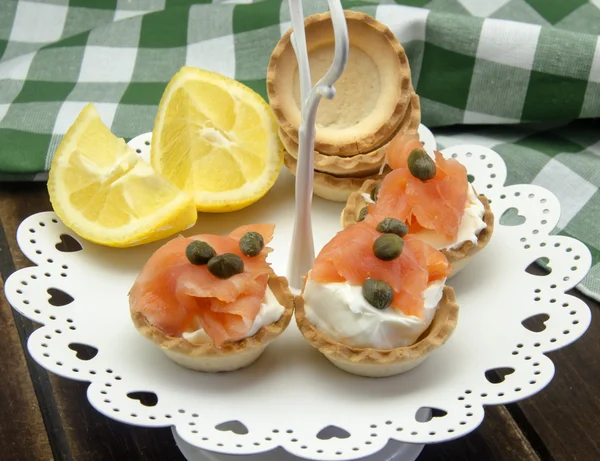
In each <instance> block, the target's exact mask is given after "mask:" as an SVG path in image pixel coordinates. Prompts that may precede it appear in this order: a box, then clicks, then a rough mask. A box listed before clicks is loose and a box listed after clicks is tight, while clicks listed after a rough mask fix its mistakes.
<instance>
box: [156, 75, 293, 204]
mask: <svg viewBox="0 0 600 461" xmlns="http://www.w3.org/2000/svg"><path fill="white" fill-rule="evenodd" d="M150 153H151V154H150V155H151V162H152V166H153V167H154V169H155V170H156V171H158V172H159V173H161V174H162V175H164V176H165V177H166V178H168V179H169V180H170V181H172V182H173V183H174V184H175V185H176V186H177V187H179V188H180V189H181V190H184V191H185V192H187V193H189V194H190V195H192V196H193V197H194V201H195V203H196V207H197V209H198V210H199V211H206V212H226V211H234V210H239V209H241V208H244V207H246V206H248V205H250V204H252V203H254V202H256V201H257V200H259V199H260V198H261V197H263V196H264V195H265V194H266V193H267V192H268V191H269V189H270V188H271V187H272V186H273V184H274V183H275V181H276V179H277V177H278V175H279V173H280V171H281V167H282V165H283V147H282V145H281V142H280V141H279V137H278V135H277V123H276V122H275V118H274V116H273V113H272V111H271V108H270V107H269V106H268V104H267V103H266V102H265V101H264V100H263V99H262V98H261V97H260V95H258V94H257V93H255V92H254V91H252V90H251V89H250V88H248V87H247V86H245V85H243V84H241V83H239V82H237V81H235V80H232V79H230V78H227V77H225V76H223V75H220V74H217V73H214V72H209V71H206V70H201V69H197V68H192V67H183V68H181V70H180V71H179V72H178V73H177V74H175V75H174V76H173V78H172V79H171V81H170V82H169V84H168V85H167V88H166V89H165V92H164V94H163V97H162V99H161V101H160V104H159V107H158V113H157V115H156V121H155V124H154V130H153V132H152V145H151V150H150Z"/></svg>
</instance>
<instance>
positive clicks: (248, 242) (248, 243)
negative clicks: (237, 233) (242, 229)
mask: <svg viewBox="0 0 600 461" xmlns="http://www.w3.org/2000/svg"><path fill="white" fill-rule="evenodd" d="M264 247H265V239H264V238H263V236H262V235H260V234H259V233H258V232H246V233H245V234H244V235H242V238H241V239H240V250H242V253H244V254H245V255H246V256H249V257H254V256H258V255H259V254H260V252H261V251H262V249H263V248H264Z"/></svg>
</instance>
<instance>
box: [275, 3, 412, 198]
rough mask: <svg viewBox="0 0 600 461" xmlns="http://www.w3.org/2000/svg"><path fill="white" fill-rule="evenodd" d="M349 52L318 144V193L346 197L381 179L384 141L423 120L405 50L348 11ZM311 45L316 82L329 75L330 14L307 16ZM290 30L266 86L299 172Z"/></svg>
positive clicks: (379, 27)
mask: <svg viewBox="0 0 600 461" xmlns="http://www.w3.org/2000/svg"><path fill="white" fill-rule="evenodd" d="M345 15H346V21H347V24H348V35H349V39H350V53H349V55H348V64H347V66H346V69H345V71H344V73H343V74H342V76H341V77H340V79H339V80H338V81H337V82H336V83H335V85H334V86H335V89H336V95H335V97H334V98H333V99H331V100H327V99H325V98H323V99H322V100H321V102H320V104H319V107H318V110H317V122H316V134H315V145H314V166H315V177H314V192H315V194H316V195H318V196H320V197H323V198H325V199H328V200H334V201H338V202H345V201H346V200H347V199H348V197H349V195H350V194H351V193H352V192H354V191H357V190H358V189H359V188H360V187H361V186H362V184H363V182H365V181H366V180H368V179H380V178H382V177H383V176H385V174H386V173H387V172H388V171H389V169H388V168H387V167H386V165H385V154H386V149H387V146H388V145H389V144H390V142H391V140H392V139H393V138H394V136H396V135H397V134H402V133H405V134H415V135H416V134H417V130H418V127H419V123H420V121H421V110H420V105H419V97H418V96H417V94H416V93H415V92H414V90H413V87H412V84H411V77H410V67H409V65H408V60H407V58H406V54H405V52H404V48H403V47H402V45H400V43H399V42H398V40H397V39H396V37H395V35H394V34H393V33H392V31H391V30H389V29H388V28H387V27H386V26H385V25H383V24H382V23H380V22H378V21H376V20H375V19H373V18H372V17H371V16H368V15H366V14H363V13H359V12H354V11H346V12H345ZM304 25H305V28H306V42H307V49H308V57H309V65H310V74H311V81H312V85H315V84H316V82H317V81H318V80H319V79H320V78H321V77H323V75H325V73H326V72H327V70H328V69H329V67H330V65H331V63H332V61H333V55H334V35H333V25H332V22H331V15H330V13H324V14H315V15H312V16H309V17H308V18H306V20H305V22H304ZM291 33H292V31H291V30H288V31H287V33H286V34H285V35H284V36H283V37H282V38H281V40H280V41H279V43H278V44H277V46H276V47H275V49H274V50H273V53H272V55H271V60H270V62H269V68H268V71H267V91H268V95H269V103H270V105H271V108H272V110H273V112H274V114H275V118H276V119H277V122H278V123H279V137H280V139H281V142H282V143H283V146H284V147H285V151H286V152H285V165H286V166H287V168H288V169H290V170H291V172H292V173H294V174H295V173H296V165H297V160H298V129H299V127H300V121H301V115H300V111H301V101H300V78H299V72H298V62H297V60H296V55H295V53H294V49H293V47H292V42H291V40H290V39H291Z"/></svg>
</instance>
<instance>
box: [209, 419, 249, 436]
mask: <svg viewBox="0 0 600 461" xmlns="http://www.w3.org/2000/svg"><path fill="white" fill-rule="evenodd" d="M215 429H216V430H218V431H222V432H227V431H230V432H233V433H234V434H238V435H245V434H247V433H248V428H247V427H246V426H245V425H244V424H243V423H241V422H239V421H225V422H224V423H221V424H217V425H216V426H215Z"/></svg>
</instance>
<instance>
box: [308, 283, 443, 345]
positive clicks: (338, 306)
mask: <svg viewBox="0 0 600 461" xmlns="http://www.w3.org/2000/svg"><path fill="white" fill-rule="evenodd" d="M444 282H445V279H443V280H436V281H435V282H432V283H430V284H429V286H428V287H427V289H426V290H425V292H424V293H423V297H424V301H425V304H424V318H423V319H422V320H421V319H419V318H418V317H416V316H407V315H405V314H403V313H402V312H401V311H400V310H398V309H395V308H393V307H388V308H387V309H383V310H379V309H376V308H375V307H373V306H372V305H371V304H369V302H367V300H366V299H365V298H364V296H363V294H362V286H360V285H352V284H350V283H348V282H340V283H325V284H320V283H316V282H314V281H313V280H311V279H310V278H309V279H308V280H307V282H306V286H305V288H304V293H303V298H304V310H305V312H306V317H307V318H308V320H309V321H310V322H311V323H312V324H313V325H314V326H315V327H316V328H317V329H318V330H319V331H321V332H322V333H324V334H326V335H327V336H329V337H331V338H333V339H335V340H337V341H339V342H341V343H344V344H347V345H349V346H353V347H373V348H377V349H383V350H387V349H394V348H396V347H402V346H410V345H411V344H414V343H415V342H416V340H417V339H418V338H419V336H420V335H421V334H422V333H423V332H424V331H425V330H426V329H427V328H428V327H429V325H430V324H431V321H432V320H433V317H434V316H435V313H436V311H437V308H438V304H439V302H440V300H441V299H442V295H443V289H444Z"/></svg>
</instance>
